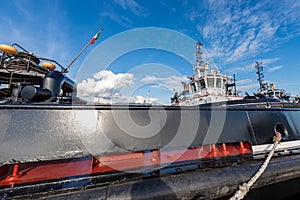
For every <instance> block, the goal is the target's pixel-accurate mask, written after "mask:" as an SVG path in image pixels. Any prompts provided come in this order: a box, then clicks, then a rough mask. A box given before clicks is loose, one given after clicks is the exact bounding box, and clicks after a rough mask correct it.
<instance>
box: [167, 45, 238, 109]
mask: <svg viewBox="0 0 300 200" xmlns="http://www.w3.org/2000/svg"><path fill="white" fill-rule="evenodd" d="M202 45H203V44H202V43H201V42H197V43H196V64H195V66H194V72H195V75H194V76H192V77H189V79H190V82H189V83H185V82H182V84H183V91H182V92H181V93H180V94H178V92H176V93H175V95H174V97H172V98H171V104H172V105H174V106H192V105H199V104H207V103H214V102H222V101H232V100H241V99H243V97H242V96H241V94H240V93H238V92H237V90H236V83H235V75H233V77H234V78H233V82H232V83H229V78H228V76H227V75H222V73H221V71H219V70H217V69H209V68H208V63H207V62H204V61H203V60H202V56H201V55H202V54H203V52H202V49H201V46H202Z"/></svg>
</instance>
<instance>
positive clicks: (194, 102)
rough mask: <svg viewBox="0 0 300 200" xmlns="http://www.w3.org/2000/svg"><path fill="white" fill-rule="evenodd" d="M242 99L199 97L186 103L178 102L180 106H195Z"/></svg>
mask: <svg viewBox="0 0 300 200" xmlns="http://www.w3.org/2000/svg"><path fill="white" fill-rule="evenodd" d="M241 99H243V97H234V96H213V95H208V96H202V97H201V96H200V97H198V98H192V99H189V100H186V101H181V102H179V105H180V106H196V105H201V104H207V103H216V102H223V101H232V100H241Z"/></svg>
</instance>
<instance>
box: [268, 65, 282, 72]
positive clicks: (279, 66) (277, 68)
mask: <svg viewBox="0 0 300 200" xmlns="http://www.w3.org/2000/svg"><path fill="white" fill-rule="evenodd" d="M281 68H283V66H282V65H278V66H275V67H271V68H269V69H268V72H274V71H277V70H279V69H281Z"/></svg>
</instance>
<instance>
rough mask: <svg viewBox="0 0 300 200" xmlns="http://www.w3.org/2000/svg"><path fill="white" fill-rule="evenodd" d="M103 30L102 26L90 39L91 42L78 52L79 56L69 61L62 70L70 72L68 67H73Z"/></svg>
mask: <svg viewBox="0 0 300 200" xmlns="http://www.w3.org/2000/svg"><path fill="white" fill-rule="evenodd" d="M102 31H103V29H102V28H101V29H100V30H99V31H98V33H96V35H95V36H94V37H93V38H92V39H91V40H89V42H88V43H87V44H86V45H85V46H84V47H83V48H82V49H81V51H80V52H79V53H78V54H77V56H76V57H75V58H74V59H73V60H72V61H71V62H70V63H69V65H68V66H67V68H66V69H63V70H62V73H67V72H68V69H69V68H70V67H71V65H72V64H73V63H74V62H75V61H76V60H77V58H79V56H81V54H82V53H83V52H84V51H85V50H86V49H87V48H88V46H90V45H91V44H94V42H95V41H96V40H97V39H98V37H99V36H100V34H101V32H102Z"/></svg>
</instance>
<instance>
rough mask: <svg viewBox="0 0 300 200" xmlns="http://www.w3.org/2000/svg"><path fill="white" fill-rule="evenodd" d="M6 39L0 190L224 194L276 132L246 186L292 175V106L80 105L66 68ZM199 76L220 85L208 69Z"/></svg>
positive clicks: (55, 194)
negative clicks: (260, 169)
mask: <svg viewBox="0 0 300 200" xmlns="http://www.w3.org/2000/svg"><path fill="white" fill-rule="evenodd" d="M15 46H16V45H9V46H5V48H2V49H1V51H2V55H1V65H0V72H1V74H0V75H1V76H0V80H1V84H3V85H4V86H7V87H3V88H1V103H0V119H1V120H0V121H1V122H0V123H1V130H0V152H1V155H0V197H1V198H22V199H23V198H31V199H32V198H49V199H51V198H52V199H59V198H77V199H86V198H90V199H93V198H94V199H99V198H106V199H109V198H139V199H157V198H161V199H163V198H169V199H195V198H200V199H201V198H204V199H207V198H211V199H212V198H221V197H226V196H228V195H233V193H234V192H235V190H237V189H238V185H239V184H242V183H243V182H245V181H247V180H248V179H250V178H251V176H253V174H254V173H255V171H256V170H257V168H258V167H259V166H260V165H261V163H262V161H263V160H264V158H265V156H266V155H268V154H269V152H270V151H271V148H272V144H273V136H274V135H275V134H276V133H277V134H278V133H279V134H280V135H281V140H280V144H278V146H277V148H276V150H275V154H274V157H275V158H274V159H273V160H272V162H271V163H270V164H269V168H267V170H266V172H265V173H264V174H263V175H262V178H261V179H259V181H258V182H257V184H256V185H254V187H256V188H261V189H263V188H267V187H269V186H272V185H276V184H280V183H282V184H286V181H296V182H297V180H299V176H300V174H299V166H300V165H299V163H300V157H299V155H300V154H299V152H300V142H299V141H300V140H299V139H300V126H299V123H298V122H299V120H300V115H299V114H300V106H299V104H293V103H290V102H282V101H280V100H278V99H273V98H262V99H245V100H239V99H237V100H232V101H219V100H218V101H216V102H213V101H211V102H210V103H208V102H206V103H205V104H199V103H197V104H193V105H188V106H183V105H181V106H151V105H147V104H146V105H107V104H106V105H103V104H86V102H85V101H84V100H82V99H80V98H78V97H76V84H75V83H74V82H73V81H72V80H70V79H69V78H67V76H66V71H67V68H64V67H61V70H60V71H56V70H55V69H54V67H49V66H53V63H57V62H56V61H54V60H50V59H47V61H48V62H50V63H49V64H47V65H45V64H44V66H46V67H47V66H48V67H47V68H43V67H42V66H41V65H40V64H39V60H42V59H43V58H42V57H39V56H35V55H34V54H31V53H29V52H28V51H26V50H25V49H24V48H22V47H21V46H20V45H17V47H19V48H20V49H21V50H17V49H16V48H15ZM11 47H12V48H11ZM7 49H10V50H7ZM19 51H20V52H19ZM24 54H25V56H24ZM33 61H34V62H33ZM197 69H199V70H200V68H197ZM199 72H200V71H199ZM207 78H214V80H215V86H217V84H216V83H217V82H218V81H217V80H218V79H220V82H221V83H222V84H223V86H226V85H224V84H225V81H224V77H222V76H218V75H217V73H215V74H214V73H212V74H209V75H208V74H207ZM206 81H207V79H206ZM194 83H195V84H196V82H194ZM199 83H200V79H199ZM220 88H221V89H222V85H221V87H220ZM223 89H224V91H226V87H225V88H223ZM211 91H213V90H211ZM224 102H225V103H224ZM291 160H292V161H293V162H291ZM279 168H280V170H278V169H279ZM208 185H209V186H208ZM289 192H290V195H293V194H294V193H292V190H290V191H289ZM296 192H297V191H296Z"/></svg>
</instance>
